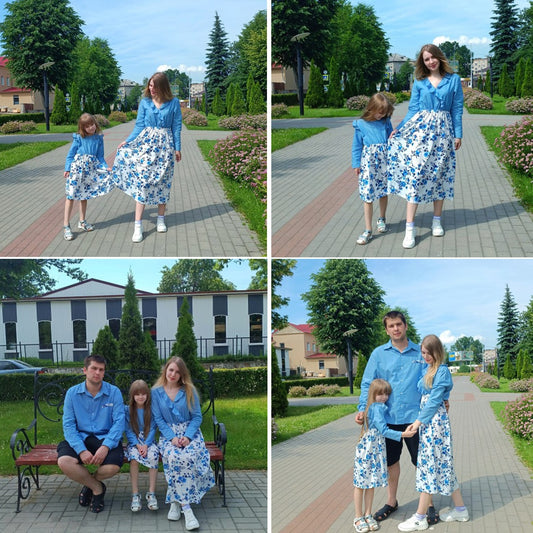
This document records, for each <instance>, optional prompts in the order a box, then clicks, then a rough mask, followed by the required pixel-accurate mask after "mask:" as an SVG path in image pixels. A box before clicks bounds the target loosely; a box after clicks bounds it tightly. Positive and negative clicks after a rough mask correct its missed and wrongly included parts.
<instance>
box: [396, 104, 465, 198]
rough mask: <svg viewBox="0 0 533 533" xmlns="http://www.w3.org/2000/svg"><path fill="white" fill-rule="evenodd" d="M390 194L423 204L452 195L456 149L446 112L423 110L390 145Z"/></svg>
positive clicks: (448, 116) (450, 120)
mask: <svg viewBox="0 0 533 533" xmlns="http://www.w3.org/2000/svg"><path fill="white" fill-rule="evenodd" d="M388 165H389V194H397V195H399V196H401V197H402V198H405V199H406V200H407V201H408V202H411V203H415V204H420V203H430V202H433V201H434V200H445V199H447V198H453V194H454V183H455V150H454V134H453V128H452V119H451V116H450V114H449V113H448V112H446V111H428V110H423V111H419V112H418V113H416V114H415V115H414V116H413V117H412V118H411V119H410V120H408V121H407V122H406V123H405V125H404V126H403V127H402V129H401V130H400V131H399V132H397V133H396V135H394V136H393V137H392V138H391V139H390V140H389V144H388Z"/></svg>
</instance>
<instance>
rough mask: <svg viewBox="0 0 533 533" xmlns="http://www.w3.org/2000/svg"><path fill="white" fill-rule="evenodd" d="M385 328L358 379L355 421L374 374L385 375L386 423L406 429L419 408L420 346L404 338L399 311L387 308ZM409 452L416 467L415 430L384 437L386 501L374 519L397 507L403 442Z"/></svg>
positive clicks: (431, 517) (432, 516)
mask: <svg viewBox="0 0 533 533" xmlns="http://www.w3.org/2000/svg"><path fill="white" fill-rule="evenodd" d="M383 325H384V326H385V331H386V332H387V335H388V336H389V337H390V341H389V342H388V343H387V344H384V345H382V346H378V347H377V348H376V349H375V350H374V351H373V352H372V354H371V355H370V358H369V360H368V363H367V365H366V368H365V372H364V374H363V379H362V381H361V396H360V398H359V406H358V410H359V412H358V413H357V415H356V416H355V421H356V422H357V423H358V424H362V423H363V412H364V410H365V408H366V403H367V397H368V387H369V386H370V383H371V382H372V380H374V379H376V378H381V379H386V380H387V381H388V382H389V383H390V384H391V387H392V394H391V395H390V396H389V400H388V402H387V407H388V415H387V425H388V426H389V428H391V429H395V430H397V431H405V430H406V429H407V427H408V426H409V425H410V424H411V423H412V422H413V421H414V420H416V417H417V415H418V411H419V408H420V393H419V392H418V389H417V383H418V380H419V379H420V377H421V376H422V370H423V368H424V366H425V362H424V360H423V358H422V355H421V353H420V347H419V346H418V345H417V344H415V343H413V342H411V341H410V340H409V339H408V338H407V328H408V325H407V321H406V319H405V316H404V315H403V313H401V312H400V311H390V312H389V313H387V314H386V315H385V316H384V317H383ZM404 441H405V444H406V446H407V449H408V450H409V454H410V455H411V462H412V463H413V465H415V467H416V462H417V456H418V432H417V433H415V435H413V436H412V437H409V438H405V439H402V440H401V441H400V442H397V441H395V440H392V439H385V442H386V446H387V467H388V473H389V484H388V487H387V503H386V504H385V505H384V506H383V507H382V508H381V509H380V510H379V511H377V512H376V513H375V514H374V518H375V519H376V520H377V521H382V520H385V519H386V518H388V517H389V516H390V515H391V514H392V513H393V512H394V511H396V510H397V509H398V500H397V499H396V493H397V491H398V481H399V478H400V455H401V453H402V449H403V442H404ZM427 520H428V523H430V524H436V523H437V522H438V520H439V518H438V515H437V513H436V512H435V508H434V507H433V505H431V507H430V508H429V510H428V517H427Z"/></svg>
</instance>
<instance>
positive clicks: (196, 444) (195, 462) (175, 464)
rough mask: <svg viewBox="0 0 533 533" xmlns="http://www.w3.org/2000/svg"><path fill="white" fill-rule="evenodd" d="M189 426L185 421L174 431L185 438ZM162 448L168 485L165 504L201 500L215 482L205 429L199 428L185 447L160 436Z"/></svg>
mask: <svg viewBox="0 0 533 533" xmlns="http://www.w3.org/2000/svg"><path fill="white" fill-rule="evenodd" d="M187 427H188V423H187V422H182V423H180V424H174V425H172V430H173V431H174V433H175V434H176V435H177V436H178V437H183V436H184V435H185V431H186V430H187ZM159 451H160V453H161V457H162V459H163V469H164V471H165V478H166V480H167V484H168V488H167V497H166V503H172V502H179V503H181V504H186V503H200V501H201V500H202V498H203V496H204V494H205V493H206V492H207V491H208V490H209V489H210V488H211V487H213V486H214V484H215V476H214V474H213V470H212V469H211V462H210V459H209V451H208V450H207V448H206V446H205V442H204V438H203V436H202V432H201V431H200V430H198V431H197V432H196V435H195V436H194V438H193V439H192V441H191V442H190V444H189V445H188V446H185V448H178V447H177V446H174V445H173V444H172V443H171V442H170V441H169V440H167V439H165V438H163V437H161V438H160V439H159Z"/></svg>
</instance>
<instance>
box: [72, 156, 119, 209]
mask: <svg viewBox="0 0 533 533" xmlns="http://www.w3.org/2000/svg"><path fill="white" fill-rule="evenodd" d="M101 167H102V165H101V163H100V161H98V158H97V157H96V156H95V155H89V154H85V155H80V154H76V155H75V156H74V160H73V161H72V164H71V165H70V171H69V175H68V178H67V179H66V181H65V195H66V197H67V200H90V199H91V198H96V197H97V196H102V195H104V194H107V193H108V192H110V191H111V190H112V189H113V181H112V179H111V176H110V174H109V172H106V173H102V174H100V173H99V172H97V171H98V170H99V169H101Z"/></svg>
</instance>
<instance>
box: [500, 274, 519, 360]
mask: <svg viewBox="0 0 533 533" xmlns="http://www.w3.org/2000/svg"><path fill="white" fill-rule="evenodd" d="M518 341H519V320H518V310H517V305H516V302H515V301H514V298H513V295H512V294H511V291H510V290H509V286H508V285H506V287H505V295H504V298H503V301H502V304H501V306H500V316H499V319H498V343H497V344H498V366H499V367H500V370H501V368H502V367H503V364H504V362H505V361H506V359H507V357H508V356H509V359H510V361H511V364H513V368H514V361H515V360H516V349H517V346H518Z"/></svg>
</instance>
